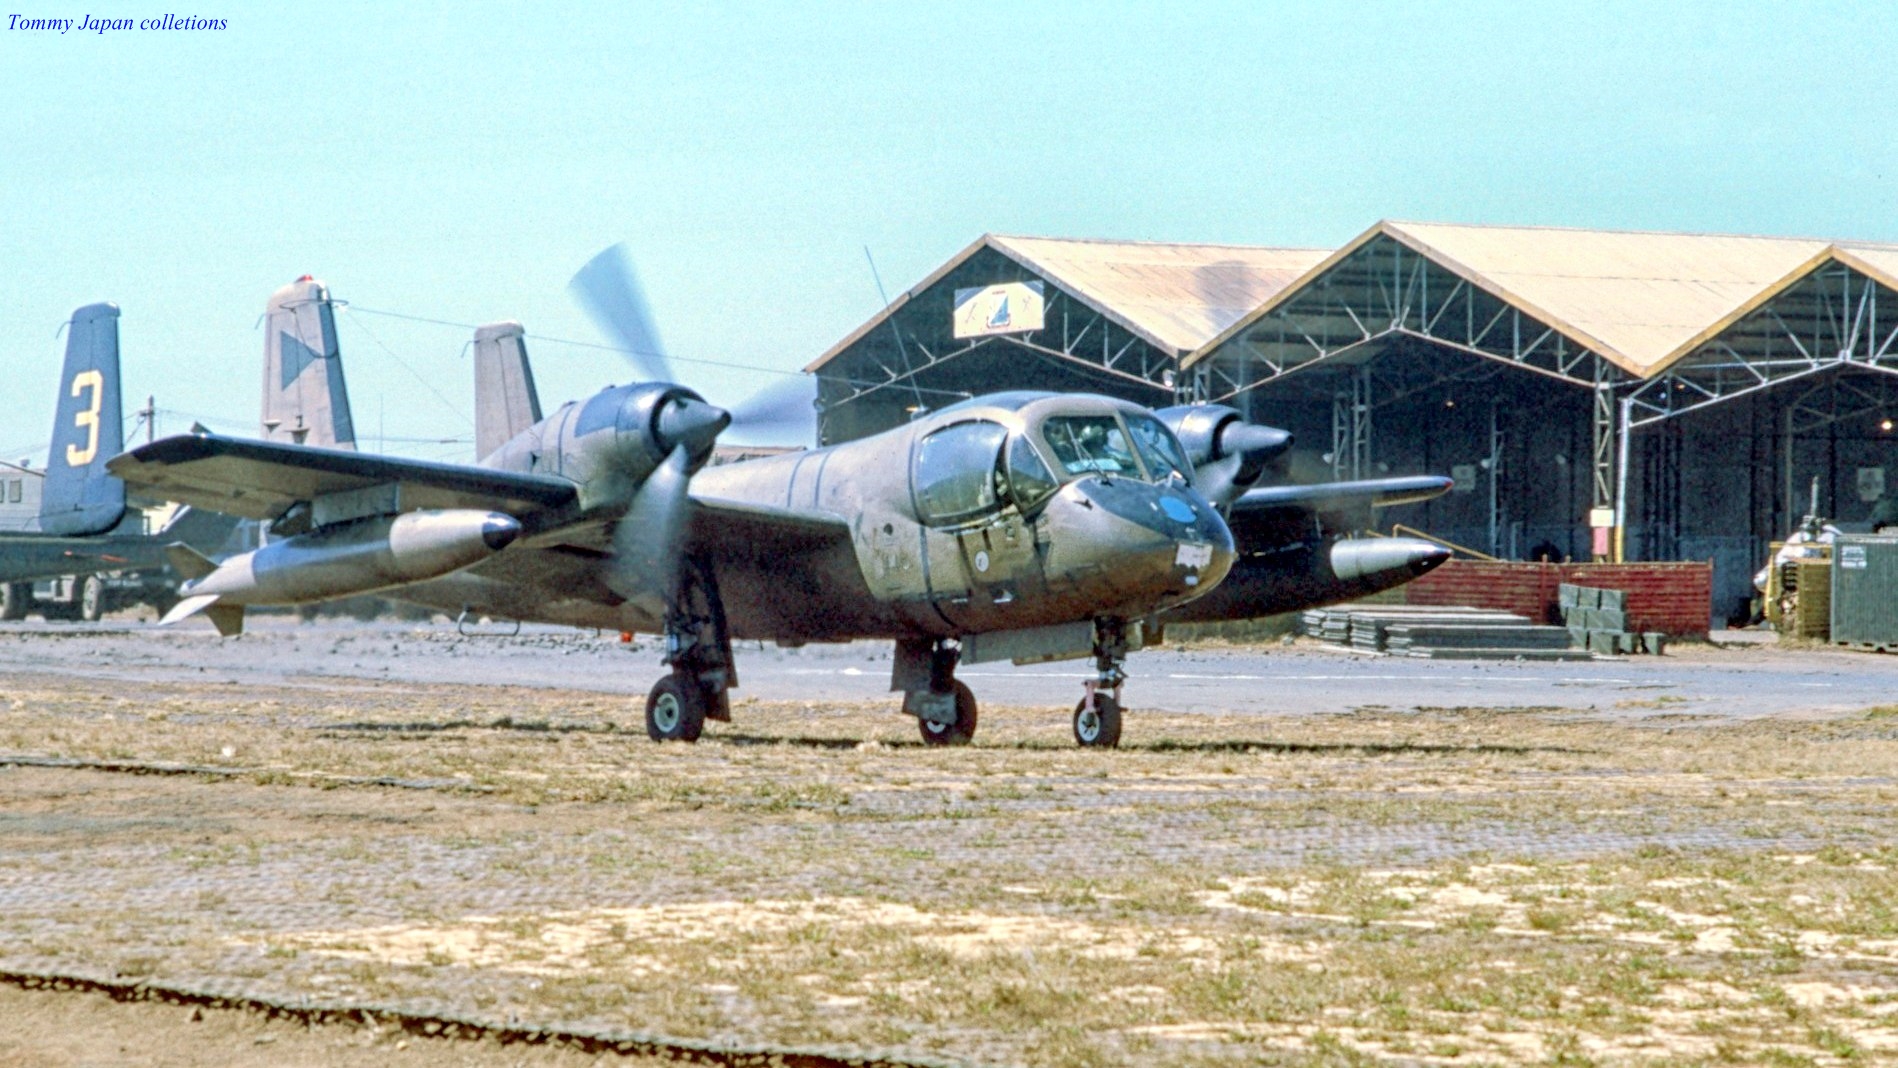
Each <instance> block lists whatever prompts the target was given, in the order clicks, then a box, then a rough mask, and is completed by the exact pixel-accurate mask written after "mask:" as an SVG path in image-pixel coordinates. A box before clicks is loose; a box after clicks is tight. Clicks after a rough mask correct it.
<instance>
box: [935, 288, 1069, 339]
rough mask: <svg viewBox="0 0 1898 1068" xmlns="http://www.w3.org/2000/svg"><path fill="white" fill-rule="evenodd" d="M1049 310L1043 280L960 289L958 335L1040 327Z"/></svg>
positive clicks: (1010, 332) (1014, 331)
mask: <svg viewBox="0 0 1898 1068" xmlns="http://www.w3.org/2000/svg"><path fill="white" fill-rule="evenodd" d="M1047 310H1048V302H1047V299H1046V298H1045V297H1044V296H1043V287H1042V284H1041V283H1040V282H1003V283H1001V284H999V285H992V286H979V287H977V288H974V289H958V290H956V310H955V335H956V336H957V337H987V336H989V335H991V334H1023V333H1027V332H1028V331H1030V330H1039V329H1041V327H1042V322H1043V318H1044V317H1045V315H1046V313H1047Z"/></svg>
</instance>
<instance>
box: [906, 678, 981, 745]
mask: <svg viewBox="0 0 1898 1068" xmlns="http://www.w3.org/2000/svg"><path fill="white" fill-rule="evenodd" d="M955 694H956V721H955V722H954V723H950V724H947V725H943V724H936V723H931V722H929V721H928V720H926V719H923V718H921V717H920V716H919V717H917V720H916V727H917V729H918V730H919V731H920V732H921V733H922V736H923V744H924V745H968V744H969V743H970V742H971V741H973V740H974V739H975V711H976V710H975V694H974V693H972V692H970V690H969V687H968V686H966V685H964V684H963V683H962V681H961V680H960V679H958V680H956V688H955Z"/></svg>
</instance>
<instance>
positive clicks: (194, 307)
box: [0, 0, 1898, 459]
mask: <svg viewBox="0 0 1898 1068" xmlns="http://www.w3.org/2000/svg"><path fill="white" fill-rule="evenodd" d="M15 10H18V11H20V12H21V13H23V14H24V15H25V16H26V17H58V18H78V17H82V16H84V15H86V14H97V12H96V11H86V10H80V9H79V8H78V7H76V6H67V5H62V6H58V7H55V6H51V5H49V4H46V3H43V2H40V0H32V2H29V3H26V4H25V5H24V6H23V7H21V6H16V8H15ZM1891 10H1892V9H1891V8H1890V7H1889V6H1888V5H1883V4H1850V3H1832V4H1824V5H1805V4H1786V3H1762V4H1726V5H1711V4H1709V5H1697V4H1682V5H1648V4H1619V3H1599V2H1597V3H1582V4H1564V5H1540V4H1523V3H1506V4H1473V3H1456V4H1450V3H1444V4H1398V3H1374V2H1359V3H1349V4H1344V3H1339V4H1309V5H1297V6H1282V7H1281V6H1275V5H1270V4H1260V3H1249V4H1231V5H1223V4H1204V5H1193V4H1177V3H1174V4H1140V5H1122V4H1107V3H1086V4H1045V3H1044V4H1022V3H1008V4H969V3H964V4H935V5H922V4H901V3H894V4H893V3H888V2H881V3H863V4H855V3H850V4H845V3H807V4H797V5H792V4H774V5H766V4H745V5H724V6H720V5H680V6H661V5H653V4H626V5H601V6H600V7H598V8H595V7H593V6H591V5H588V6H576V5H556V4H535V5H526V4H522V5H493V4H477V3H456V4H439V5H427V6H425V5H419V4H409V5H404V4H392V5H375V6H368V5H365V6H353V5H344V4H319V5H307V4H305V5H269V6H266V5H261V4H236V3H228V2H221V0H209V2H207V3H205V4H202V5H195V6H192V7H191V10H190V11H189V12H187V13H190V14H195V15H198V16H200V17H218V18H224V19H226V20H228V22H229V26H228V28H227V29H225V30H223V31H221V32H190V31H178V32H159V31H154V32H137V31H132V32H123V33H116V34H110V35H106V36H99V35H96V34H81V33H78V32H74V33H69V34H67V35H65V36H56V35H48V34H40V33H28V32H21V31H18V30H13V31H9V30H7V29H6V28H5V25H4V23H5V19H6V17H7V15H6V14H0V343H4V344H5V346H6V352H7V355H6V366H7V367H8V368H10V369H13V370H16V371H17V372H18V373H17V374H14V375H11V376H9V378H8V388H6V389H4V390H0V456H5V457H6V458H8V459H17V458H18V457H20V456H24V455H29V454H33V453H34V452H36V451H43V448H44V443H45V441H46V440H47V438H48V437H49V435H50V420H51V418H52V410H53V392H54V389H55V386H56V379H57V377H58V363H59V358H60V354H61V342H59V341H56V340H55V339H54V336H53V335H54V331H55V330H56V329H57V328H58V327H59V325H60V324H61V323H62V322H64V321H65V319H66V318H67V316H68V315H69V314H70V312H71V310H72V309H73V308H75V307H77V306H79V305H81V304H84V303H88V302H91V301H95V300H112V301H115V302H117V303H118V304H119V305H120V306H121V307H122V308H123V309H124V318H123V319H122V320H121V329H122V339H123V348H124V364H125V376H126V390H125V393H126V397H127V407H128V410H129V409H130V408H132V407H135V406H136V402H138V401H142V399H143V397H144V396H145V395H146V394H147V393H155V394H157V396H158V403H159V407H160V408H161V409H165V410H167V411H168V412H176V413H189V414H190V415H191V416H195V417H198V418H202V419H204V420H205V421H206V422H207V423H209V424H211V425H212V426H213V427H214V428H217V429H221V430H227V431H231V432H240V433H252V432H254V428H255V423H256V420H257V404H258V388H259V387H258V382H259V378H260V369H259V368H260V360H261V352H262V344H263V339H262V336H261V335H260V334H259V333H258V332H257V331H256V329H255V322H256V319H257V316H258V314H259V312H261V311H262V309H263V305H264V301H265V299H266V298H267V297H268V295H269V294H270V292H271V291H272V290H273V289H275V288H276V287H278V286H280V285H282V284H283V283H285V282H287V281H289V280H291V279H293V278H295V277H296V276H298V275H300V274H303V273H305V272H309V273H313V274H315V275H316V276H317V277H319V278H321V279H323V280H325V281H326V282H328V283H329V285H330V287H331V289H332V291H333V292H334V293H335V295H336V296H338V297H341V298H344V299H347V300H350V301H353V302H355V303H356V304H358V305H360V306H362V307H364V308H374V309H387V310H393V311H400V312H405V313H409V314H413V315H421V316H432V317H437V318H441V319H447V320H453V321H457V322H469V323H473V322H483V321H489V320H494V319H502V318H517V319H520V320H522V321H523V322H525V323H526V324H527V326H528V329H529V330H530V331H531V332H533V333H538V334H545V335H550V336H554V337H564V338H577V339H583V340H593V341H598V340H602V339H601V338H600V336H599V334H598V333H597V332H595V331H594V329H593V327H592V326H591V324H590V323H589V322H588V321H587V320H586V318H585V316H584V315H583V314H582V313H581V312H580V311H579V309H578V308H577V307H576V306H575V305H574V304H573V303H572V301H571V299H570V298H569V297H568V295H567V291H566V282H567V279H568V278H569V277H570V276H571V275H572V274H573V272H574V271H575V270H576V269H578V267H579V266H580V265H581V264H582V263H584V262H585V261H586V260H587V259H588V258H589V257H590V256H592V255H593V254H594V253H595V252H597V251H599V250H600V249H601V248H603V247H604V246H606V245H608V244H611V243H613V242H616V241H625V242H627V243H628V245H629V246H630V248H631V249H632V251H633V254H634V257H635V259H636V260H637V262H638V263H639V265H640V268H641V273H642V276H643V278H644V281H645V284H646V289H647V293H648V296H649V298H650V301H651V304H652V306H653V309H654V311H655V313H656V315H657V317H658V319H659V322H660V325H661V330H662V333H663V334H664V337H665V340H666V344H667V346H668V348H670V350H671V351H672V353H673V355H674V357H675V361H679V362H678V363H677V366H678V367H679V369H680V370H681V377H682V378H684V379H685V380H686V381H687V382H688V383H690V384H692V385H694V386H697V387H699V388H700V389H702V390H705V391H706V392H707V393H708V394H709V395H710V396H711V397H712V398H713V399H714V400H724V401H735V400H737V399H739V398H741V397H742V396H744V395H745V394H747V393H749V392H750V391H751V390H752V389H754V388H756V387H757V386H759V385H762V384H764V382H765V381H766V379H767V377H768V376H763V375H751V376H746V375H742V374H732V373H729V372H714V371H709V370H707V369H705V368H694V367H693V366H692V365H691V364H690V363H686V362H683V361H685V360H687V359H691V358H702V359H711V360H723V361H732V362H738V363H743V364H754V365H759V366H764V367H773V368H783V369H787V370H788V369H793V368H797V367H800V366H802V365H803V364H804V363H806V362H807V361H808V360H810V359H811V358H812V357H814V356H815V355H817V354H818V353H819V352H821V351H823V350H824V349H825V348H826V347H828V346H829V345H830V344H831V343H833V342H834V341H836V340H837V339H838V338H840V337H842V336H843V335H844V334H846V333H848V332H849V331H850V330H851V329H852V328H853V327H855V326H856V325H857V324H859V323H860V322H862V321H863V320H864V319H865V318H867V317H868V316H869V315H871V314H872V313H873V312H874V311H875V310H876V308H877V307H878V303H879V302H878V300H877V297H876V290H875V287H874V286H873V284H872V282H871V278H870V273H869V270H868V268H867V267H866V265H865V262H864V256H863V248H864V246H866V245H868V246H869V247H870V248H871V249H872V250H873V252H874V253H875V255H876V260H877V265H878V267H879V268H880V269H881V271H882V274H883V279H884V282H885V284H886V285H887V286H888V287H889V289H890V291H891V292H892V293H894V292H896V291H898V290H900V289H902V288H904V287H907V286H909V285H911V284H913V283H914V282H916V281H917V280H919V279H920V278H921V277H922V276H923V275H924V274H926V273H927V272H928V271H929V270H931V269H933V268H934V267H935V266H936V265H937V264H939V263H940V262H941V261H942V260H943V259H945V258H946V257H948V256H949V255H950V254H952V253H953V252H955V251H956V250H957V249H959V248H961V247H962V246H963V245H966V244H967V243H968V242H969V241H971V240H973V239H974V238H975V237H976V236H978V235H979V234H981V233H982V232H984V231H991V230H992V231H998V232H1011V233H1031V234H1052V235H1063V236H1099V237H1124V238H1141V239H1153V240H1181V241H1216V242H1230V243H1244V244H1265V245H1273V244H1278V245H1300V246H1335V245H1338V244H1341V243H1343V242H1344V241H1346V240H1348V239H1349V238H1350V237H1352V236H1353V235H1355V234H1356V233H1358V232H1359V231H1361V230H1363V229H1364V228H1366V227H1367V226H1369V225H1371V224H1372V223H1373V222H1375V221H1376V220H1377V219H1379V218H1384V217H1391V218H1408V219H1429V220H1443V221H1458V222H1488V223H1522V224H1552V225H1571V226H1589V227H1614V228H1629V229H1669V230H1705V231H1731V232H1746V233H1763V234H1788V235H1810V236H1842V237H1856V238H1862V239H1880V240H1895V239H1898V196H1894V190H1895V186H1894V178H1898V140H1894V139H1893V138H1892V137H1891V136H1890V132H1889V124H1888V123H1886V122H1884V121H1881V120H1883V119H1884V118H1885V113H1886V112H1887V111H1888V110H1889V107H1890V101H1891V99H1892V97H1893V90H1894V89H1895V88H1898V75H1894V74H1893V73H1892V71H1893V67H1892V58H1891V57H1892V56H1893V55H1898V29H1895V28H1894V26H1895V25H1898V19H1894V18H1893V17H1892V13H1891ZM10 13H11V12H9V13H8V14H10ZM107 13H108V14H124V15H130V16H133V17H135V18H147V17H150V16H151V15H153V14H154V13H159V14H162V13H163V12H162V9H160V8H157V7H153V6H151V5H145V6H132V5H125V6H122V7H120V6H117V5H114V10H112V11H109V12H107ZM343 318H344V321H343V322H342V323H341V325H340V327H339V329H340V330H341V332H342V342H343V346H344V353H345V366H346V368H347V374H348V379H349V384H350V388H351V395H352V400H353V402H354V408H355V414H356V425H357V428H358V431H359V434H361V435H362V436H363V437H364V438H365V439H373V438H374V437H375V436H376V435H377V433H378V428H379V427H380V428H382V429H383V431H384V432H385V433H386V434H387V435H388V436H390V437H404V438H455V437H459V438H468V437H470V436H471V427H470V423H469V421H468V420H469V416H470V408H471V404H470V393H471V391H472V373H471V371H470V368H469V365H468V363H467V361H466V359H465V357H464V356H463V355H462V351H461V350H462V347H463V344H464V342H465V341H466V340H467V334H466V332H465V331H461V330H457V329H444V328H439V327H429V326H421V325H417V324H408V323H403V322H401V321H398V320H391V319H386V318H377V317H371V316H365V315H361V314H359V313H345V315H344V317H343ZM372 335H373V337H372ZM375 339H379V340H380V341H381V343H382V344H384V345H386V346H387V348H388V350H391V351H385V350H384V349H383V348H382V347H380V346H379V345H378V344H377V343H376V340H375ZM533 355H534V357H535V365H536V371H537V374H538V375H539V377H540V381H541V395H542V399H543V401H545V402H546V403H547V404H548V406H549V407H551V406H552V405H553V404H555V403H558V402H559V401H561V400H565V399H569V398H574V397H579V396H584V395H586V394H588V393H590V392H592V391H593V390H594V389H597V388H598V387H600V386H603V385H605V384H607V383H609V382H614V381H623V380H625V379H626V378H627V377H628V373H627V371H626V370H625V368H624V366H623V365H622V364H620V363H619V362H618V361H617V359H616V358H615V357H614V356H613V355H612V354H611V353H604V352H599V351H596V350H590V349H585V348H577V347H570V346H562V345H553V344H539V345H537V346H535V347H534V349H533ZM423 380H426V381H425V382H424V381H423ZM444 398H445V399H444ZM187 422H188V420H187V419H186V418H185V417H184V416H179V415H167V416H166V417H165V418H164V419H162V420H161V423H160V429H161V430H163V431H179V430H183V429H184V428H185V426H186V425H187ZM367 443H370V444H372V443H373V442H367ZM392 451H403V452H408V453H411V454H415V455H425V456H435V457H441V458H467V456H468V455H469V453H470V452H471V451H472V446H471V445H468V444H446V445H422V444H415V443H402V444H400V445H397V446H392Z"/></svg>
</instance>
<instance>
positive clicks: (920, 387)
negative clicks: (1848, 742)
mask: <svg viewBox="0 0 1898 1068" xmlns="http://www.w3.org/2000/svg"><path fill="white" fill-rule="evenodd" d="M1008 283H1019V284H1030V283H1032V284H1036V285H1038V286H1039V293H1040V297H1041V301H1042V303H1043V308H1042V311H1043V314H1042V316H1041V318H1040V321H1039V323H1038V324H1037V328H1036V329H1033V330H1006V329H1005V330H1003V331H998V332H995V333H982V332H980V326H979V325H978V327H977V329H976V331H975V332H973V333H971V332H969V331H967V330H965V329H961V328H959V326H958V321H957V315H958V305H959V304H963V305H965V306H966V304H967V302H968V300H969V298H970V296H971V294H974V293H976V291H978V290H981V289H982V288H983V287H994V286H1001V285H1005V284H1008ZM965 319H966V317H965ZM961 326H962V327H966V326H967V323H966V321H965V322H964V323H962V324H961ZM959 333H960V334H961V336H958V335H959ZM1895 348H1898V246H1892V245H1884V244H1877V243H1868V242H1847V241H1837V242H1835V241H1823V240H1806V239H1792V238H1771V237H1746V236H1732V235H1716V234H1675V233H1639V232H1623V231H1604V230H1574V229H1559V228H1536V227H1493V226H1470V225H1456V224H1440V223H1409V222H1392V221H1385V222H1379V223H1377V224H1376V225H1374V226H1372V227H1370V228H1369V229H1368V230H1366V231H1365V232H1364V233H1362V234H1360V235H1358V237H1356V238H1355V239H1353V240H1352V241H1351V242H1349V243H1348V244H1346V245H1345V246H1344V247H1343V248H1341V249H1338V250H1337V251H1335V252H1331V253H1328V254H1327V253H1325V252H1323V251H1317V250H1309V249H1276V248H1256V247H1243V246H1224V245H1188V244H1156V243H1145V242H1122V241H1086V240H1066V239H1053V238H1025V237H1004V236H998V235H987V236H984V237H983V238H981V239H979V240H977V241H976V242H974V243H973V244H971V245H970V246H969V247H967V248H965V249H964V250H962V251H961V252H960V253H958V254H957V255H956V256H955V257H954V258H952V259H951V260H950V261H949V262H948V263H946V264H944V266H943V267H941V268H940V269H938V270H937V271H936V272H934V273H933V274H931V275H930V276H929V277H928V278H926V279H924V280H923V281H922V282H921V283H919V284H918V285H917V286H916V287H915V288H913V289H911V290H910V291H908V292H906V293H904V294H902V295H900V296H899V297H898V298H897V299H896V300H895V301H894V302H892V303H891V304H890V305H889V307H887V308H885V309H884V310H883V311H882V312H881V313H879V314H878V315H877V316H876V317H875V318H873V319H871V320H870V321H869V322H867V323H865V324H864V325H863V326H861V327H859V328H858V329H857V330H856V331H854V332H853V333H852V334H851V335H850V336H849V337H847V338H845V339H844V340H843V341H841V342H839V343H838V344H837V345H836V346H834V347H833V348H832V349H831V350H830V351H828V352H826V353H825V354H824V355H823V356H821V357H820V358H819V359H818V360H817V361H816V362H814V363H813V364H812V365H811V367H810V368H809V369H810V370H811V371H812V372H814V373H815V374H816V375H817V377H818V379H819V406H820V409H821V415H820V423H819V426H820V436H821V437H822V439H823V440H824V441H827V442H828V441H838V440H845V439H848V438H854V437H859V436H862V435H864V434H867V433H872V432H875V431H877V430H881V429H884V428H885V427H888V426H893V425H896V424H897V423H900V422H902V421H904V420H905V419H907V418H909V417H910V415H911V413H912V412H914V411H916V410H919V409H933V408H938V407H941V406H943V405H944V404H948V403H954V402H955V401H956V400H960V399H962V398H963V397H965V396H968V395H972V394H976V393H981V392H988V391H993V390H999V389H1020V388H1033V389H1067V390H1089V391H1093V392H1100V393H1109V394H1113V395H1117V396H1122V397H1126V398H1127V399H1130V400H1134V401H1138V402H1140V403H1145V404H1152V405H1156V406H1157V405H1163V404H1169V403H1175V402H1180V401H1189V400H1203V401H1218V402H1221V403H1227V404H1232V405H1234V406H1236V407H1239V408H1241V409H1243V410H1245V411H1247V412H1248V413H1249V414H1250V416H1251V417H1252V418H1254V419H1257V420H1260V421H1264V422H1270V423H1274V424H1276V425H1281V426H1285V427H1287V428H1288V429H1291V430H1293V431H1294V432H1295V433H1296V434H1297V435H1298V439H1299V447H1298V449H1297V450H1296V452H1295V453H1294V456H1293V466H1292V470H1293V475H1294V477H1296V478H1299V479H1300V480H1316V479H1326V478H1353V477H1373V476H1376V475H1379V474H1384V473H1392V474H1404V473H1416V472H1424V471H1431V472H1441V473H1448V474H1453V475H1455V476H1456V478H1457V480H1458V487H1457V488H1458V492H1454V493H1452V494H1449V495H1447V496H1445V497H1443V498H1439V499H1438V500H1436V501H1433V502H1430V503H1428V504H1425V505H1420V506H1413V507H1407V508H1406V509H1405V510H1404V512H1403V513H1402V515H1401V516H1397V517H1395V518H1399V519H1401V520H1402V521H1403V522H1405V523H1407V524H1410V525H1414V526H1417V527H1421V528H1423V529H1425V530H1427V531H1428V532H1429V533H1430V534H1432V535H1435V536H1438V537H1441V538H1444V539H1446V540H1450V541H1453V542H1456V543H1457V544H1460V545H1465V546H1468V547H1470V548H1472V549H1475V550H1478V551H1480V552H1483V553H1487V554H1490V555H1494V556H1498V557H1504V558H1527V557H1529V556H1531V555H1534V554H1538V553H1540V554H1550V553H1553V554H1555V555H1557V556H1561V557H1567V558H1573V559H1587V558H1589V557H1591V556H1595V557H1603V558H1625V559H1630V560H1633V559H1647V560H1673V559H1696V560H1705V559H1712V560H1713V561H1714V564H1715V600H1716V604H1715V609H1716V614H1717V615H1725V614H1729V613H1737V611H1738V610H1739V605H1740V604H1741V603H1742V602H1744V600H1745V599H1746V597H1747V595H1748V593H1749V591H1750V585H1749V577H1750V575H1751V573H1752V571H1753V569H1754V568H1756V567H1757V566H1758V565H1759V561H1760V560H1762V559H1763V558H1764V554H1765V551H1766V545H1767V543H1768V542H1769V541H1771V540H1773V539H1776V538H1779V537H1783V536H1784V535H1785V534H1786V533H1787V532H1788V531H1789V530H1790V529H1792V527H1793V526H1794V525H1796V523H1797V522H1798V519H1799V517H1800V516H1801V515H1803V514H1804V513H1805V512H1806V510H1807V508H1808V507H1809V501H1810V487H1811V486H1813V485H1814V484H1815V480H1816V485H1817V488H1818V496H1819V504H1818V506H1819V509H1820V511H1821V512H1822V513H1823V514H1825V515H1828V516H1830V517H1833V518H1836V519H1839V520H1843V521H1845V522H1847V523H1848V524H1849V523H1850V522H1851V521H1854V520H1861V521H1862V520H1863V519H1864V518H1865V517H1866V515H1868V514H1869V512H1870V509H1871V507H1872V503H1873V502H1874V501H1875V500H1876V499H1877V498H1878V497H1879V496H1881V495H1882V493H1883V490H1884V477H1885V473H1886V471H1887V470H1888V467H1889V464H1888V460H1889V459H1890V458H1891V454H1892V451H1893V449H1894V448H1895V447H1898V432H1894V431H1893V429H1892V426H1893V424H1892V419H1894V418H1898V382H1894V381H1893V377H1894V375H1898V352H1895V351H1894V349H1895ZM1895 491H1898V488H1895Z"/></svg>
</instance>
